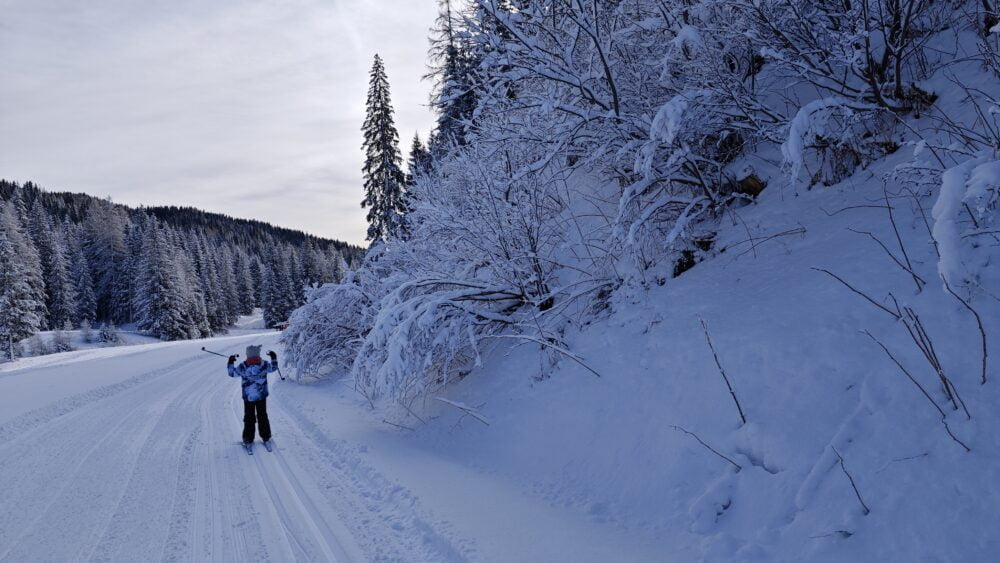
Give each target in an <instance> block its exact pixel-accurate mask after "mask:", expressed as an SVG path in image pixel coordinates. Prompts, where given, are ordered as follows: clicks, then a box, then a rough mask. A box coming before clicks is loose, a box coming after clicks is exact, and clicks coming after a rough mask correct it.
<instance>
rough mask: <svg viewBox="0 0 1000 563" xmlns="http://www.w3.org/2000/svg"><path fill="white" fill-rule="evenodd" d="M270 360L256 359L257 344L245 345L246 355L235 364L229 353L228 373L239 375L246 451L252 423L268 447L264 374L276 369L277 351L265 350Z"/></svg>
mask: <svg viewBox="0 0 1000 563" xmlns="http://www.w3.org/2000/svg"><path fill="white" fill-rule="evenodd" d="M267 355H268V356H270V357H271V361H270V362H265V361H262V360H261V359H260V346H247V359H246V360H245V361H243V362H242V363H240V364H239V365H235V364H236V356H229V364H228V366H227V367H228V369H229V377H239V378H242V379H243V446H244V447H246V449H247V453H250V452H251V450H250V445H251V444H252V443H253V438H254V425H255V424H256V425H257V427H258V428H259V429H260V439H261V440H263V441H264V447H266V448H267V449H268V451H270V449H271V448H270V443H269V440H270V439H271V422H270V421H269V420H268V419H267V374H269V373H272V372H274V371H277V369H278V355H277V354H275V353H274V352H268V353H267Z"/></svg>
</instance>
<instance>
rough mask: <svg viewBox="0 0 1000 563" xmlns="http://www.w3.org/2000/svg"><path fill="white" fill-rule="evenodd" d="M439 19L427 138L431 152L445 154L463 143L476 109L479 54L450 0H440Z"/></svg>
mask: <svg viewBox="0 0 1000 563" xmlns="http://www.w3.org/2000/svg"><path fill="white" fill-rule="evenodd" d="M438 4H439V7H438V19H437V21H436V22H435V26H434V30H433V32H434V35H433V36H432V38H431V52H430V57H431V61H432V64H433V68H432V70H431V73H430V77H432V78H434V83H435V91H434V95H433V97H432V100H431V105H432V106H433V107H434V108H435V109H436V110H437V112H438V119H437V129H436V130H435V131H434V134H433V135H431V138H430V139H429V141H428V144H429V147H428V149H429V150H430V152H431V154H433V155H434V156H435V157H439V156H441V155H444V154H448V153H449V152H450V150H451V147H460V146H462V145H465V144H466V130H467V127H468V124H469V122H470V121H471V120H472V116H473V113H474V112H475V110H476V105H477V103H478V97H477V92H476V83H477V81H476V77H475V71H476V67H477V66H478V65H479V62H480V60H481V55H480V54H479V52H478V51H477V49H476V47H475V46H474V45H472V44H470V42H469V40H468V36H469V34H468V33H465V32H463V30H461V29H456V27H457V26H456V21H461V15H460V14H456V13H455V8H454V7H453V6H452V1H451V0H440V1H439V3H438Z"/></svg>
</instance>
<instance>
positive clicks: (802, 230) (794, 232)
mask: <svg viewBox="0 0 1000 563" xmlns="http://www.w3.org/2000/svg"><path fill="white" fill-rule="evenodd" d="M805 232H806V228H805V227H802V226H799V227H796V228H794V229H788V230H787V231H781V232H780V233H774V234H773V235H767V236H765V237H762V238H749V239H747V240H741V241H739V242H734V243H733V244H730V245H729V246H727V247H726V248H725V250H729V249H731V248H735V247H737V246H739V245H741V244H746V243H750V244H751V245H752V246H751V247H750V248H749V249H747V250H744V251H743V252H740V253H739V254H737V255H736V256H734V257H733V260H735V259H737V258H739V257H740V256H743V255H744V254H746V253H748V252H750V251H753V253H754V257H756V255H757V247H758V246H760V245H762V244H764V243H765V242H767V241H769V240H773V239H776V238H778V237H787V236H790V235H802V234H805Z"/></svg>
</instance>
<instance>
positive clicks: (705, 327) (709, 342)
mask: <svg viewBox="0 0 1000 563" xmlns="http://www.w3.org/2000/svg"><path fill="white" fill-rule="evenodd" d="M698 320H700V321H701V329H702V330H704V331H705V340H707V341H708V347H709V349H710V350H712V357H713V358H715V365H716V366H718V368H719V373H720V374H722V379H723V381H725V382H726V387H727V388H728V389H729V394H730V395H732V396H733V402H734V403H736V410H737V411H739V413H740V420H742V421H743V424H746V423H747V417H746V416H745V415H744V414H743V407H742V406H740V400H739V399H737V398H736V392H735V391H733V386H732V384H730V383H729V377H728V376H726V370H725V369H723V367H722V363H721V362H719V354H717V353H716V352H715V346H714V345H713V344H712V337H711V336H709V334H708V325H707V324H705V319H698Z"/></svg>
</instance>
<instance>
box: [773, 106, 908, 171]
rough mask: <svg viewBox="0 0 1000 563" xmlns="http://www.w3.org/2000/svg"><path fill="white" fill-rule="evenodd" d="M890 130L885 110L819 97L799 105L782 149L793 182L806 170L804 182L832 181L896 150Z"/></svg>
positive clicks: (891, 126)
mask: <svg viewBox="0 0 1000 563" xmlns="http://www.w3.org/2000/svg"><path fill="white" fill-rule="evenodd" d="M893 133H894V127H893V118H892V117H891V116H890V115H889V112H888V111H886V110H883V109H882V108H879V107H878V106H874V105H865V104H856V103H852V102H850V101H848V100H846V99H844V98H840V97H832V98H823V99H819V100H814V101H812V102H810V103H808V104H806V105H805V106H803V107H802V108H801V109H800V110H799V111H798V113H797V114H796V115H795V117H794V118H793V119H792V120H791V123H789V125H788V138H787V140H786V141H785V142H784V143H783V144H782V145H781V153H782V156H783V158H784V165H785V167H786V168H787V170H788V174H789V176H790V177H791V179H792V182H796V181H797V180H798V179H799V176H800V174H801V173H802V171H803V170H806V171H807V172H808V180H807V182H806V184H807V185H810V186H811V185H815V184H821V185H832V184H836V183H837V182H840V181H841V180H843V179H844V178H846V177H848V176H850V175H851V174H853V173H854V171H855V170H857V169H858V168H860V167H863V166H866V165H868V164H869V163H871V162H872V161H874V160H876V159H878V158H881V157H883V156H885V155H886V154H887V153H890V152H893V151H895V150H896V148H897V144H896V143H895V141H894V140H893Z"/></svg>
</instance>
